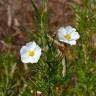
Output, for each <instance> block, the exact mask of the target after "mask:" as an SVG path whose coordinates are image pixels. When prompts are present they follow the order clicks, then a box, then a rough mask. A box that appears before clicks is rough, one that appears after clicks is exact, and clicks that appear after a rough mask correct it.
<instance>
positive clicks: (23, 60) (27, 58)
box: [21, 56, 30, 63]
mask: <svg viewBox="0 0 96 96" xmlns="http://www.w3.org/2000/svg"><path fill="white" fill-rule="evenodd" d="M21 61H22V62H23V63H30V58H29V57H28V56H21Z"/></svg>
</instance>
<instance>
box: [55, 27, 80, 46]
mask: <svg viewBox="0 0 96 96" xmlns="http://www.w3.org/2000/svg"><path fill="white" fill-rule="evenodd" d="M57 36H58V39H59V41H61V42H65V43H67V44H70V45H75V44H76V40H77V39H79V37H80V35H79V34H78V32H76V29H75V28H73V27H71V26H67V27H65V28H64V27H61V28H59V30H58V33H57Z"/></svg>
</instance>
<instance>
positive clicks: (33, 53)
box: [20, 41, 41, 63]
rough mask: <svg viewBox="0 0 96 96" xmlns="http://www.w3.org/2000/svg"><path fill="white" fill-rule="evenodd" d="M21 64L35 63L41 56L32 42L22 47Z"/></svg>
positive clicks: (37, 47)
mask: <svg viewBox="0 0 96 96" xmlns="http://www.w3.org/2000/svg"><path fill="white" fill-rule="evenodd" d="M20 55H21V61H22V62H23V63H37V62H38V60H39V58H40V56H41V48H40V47H39V46H38V45H37V44H36V43H35V42H34V41H33V42H29V43H27V44H26V46H22V48H21V50H20Z"/></svg>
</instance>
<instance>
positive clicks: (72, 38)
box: [71, 32, 80, 40]
mask: <svg viewBox="0 0 96 96" xmlns="http://www.w3.org/2000/svg"><path fill="white" fill-rule="evenodd" d="M79 38H80V35H79V34H78V32H72V33H71V40H77V39H79Z"/></svg>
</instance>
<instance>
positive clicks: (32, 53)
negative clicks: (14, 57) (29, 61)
mask: <svg viewBox="0 0 96 96" xmlns="http://www.w3.org/2000/svg"><path fill="white" fill-rule="evenodd" d="M27 54H28V56H31V57H32V56H34V55H35V52H34V51H33V50H30V51H28V52H27Z"/></svg>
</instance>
